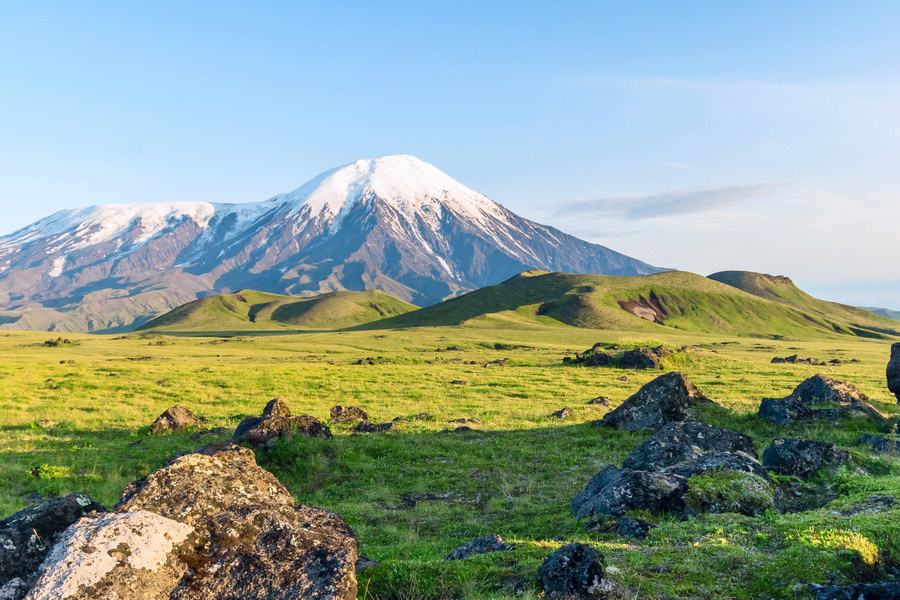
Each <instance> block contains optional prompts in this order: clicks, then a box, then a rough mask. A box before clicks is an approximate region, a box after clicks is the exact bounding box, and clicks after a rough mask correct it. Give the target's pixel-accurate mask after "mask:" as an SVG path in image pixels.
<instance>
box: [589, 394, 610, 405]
mask: <svg viewBox="0 0 900 600" xmlns="http://www.w3.org/2000/svg"><path fill="white" fill-rule="evenodd" d="M587 403H588V404H599V405H601V406H609V398H607V397H606V396H597V397H596V398H592V399H590V400H588V401H587Z"/></svg>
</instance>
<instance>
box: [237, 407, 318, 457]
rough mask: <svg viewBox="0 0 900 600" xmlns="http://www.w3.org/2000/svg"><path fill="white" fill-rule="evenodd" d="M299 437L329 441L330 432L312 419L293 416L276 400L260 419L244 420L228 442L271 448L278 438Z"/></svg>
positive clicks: (288, 409)
mask: <svg viewBox="0 0 900 600" xmlns="http://www.w3.org/2000/svg"><path fill="white" fill-rule="evenodd" d="M295 435H298V436H302V437H322V438H330V437H331V430H330V429H329V428H328V427H327V426H326V425H324V424H323V423H322V422H321V421H319V420H318V419H316V418H315V417H311V416H309V415H292V414H291V411H290V408H289V407H288V405H287V403H286V402H284V401H283V400H280V399H278V398H275V399H273V400H271V401H269V403H268V404H267V405H266V407H265V409H264V411H263V414H262V415H261V416H259V417H247V418H245V419H244V420H243V421H241V422H240V423H239V424H238V426H237V428H236V429H235V430H234V435H233V436H232V437H231V441H232V442H233V443H235V444H241V443H246V444H249V445H250V446H252V447H253V448H257V449H267V448H271V447H272V446H273V445H274V444H275V443H276V442H278V441H279V440H281V439H287V440H289V439H291V438H293V437H294V436H295Z"/></svg>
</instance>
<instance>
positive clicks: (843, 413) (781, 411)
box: [757, 375, 885, 425]
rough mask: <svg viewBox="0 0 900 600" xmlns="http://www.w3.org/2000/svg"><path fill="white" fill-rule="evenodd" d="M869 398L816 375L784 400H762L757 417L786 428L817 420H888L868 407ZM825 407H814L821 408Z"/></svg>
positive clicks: (842, 383)
mask: <svg viewBox="0 0 900 600" xmlns="http://www.w3.org/2000/svg"><path fill="white" fill-rule="evenodd" d="M868 400H869V397H868V396H866V394H864V393H863V392H862V391H861V390H860V389H859V388H858V387H856V386H855V385H853V384H852V383H845V382H842V381H838V380H836V379H832V378H831V377H826V376H825V375H814V376H812V377H810V378H809V379H807V380H805V381H804V382H802V383H801V384H800V385H798V386H797V387H796V388H795V389H794V391H793V392H791V394H790V395H789V396H786V397H784V398H763V400H762V402H761V403H760V405H759V411H758V413H757V414H758V416H759V417H760V418H762V419H765V420H767V421H769V422H770V423H775V424H777V425H787V424H790V423H796V422H801V421H812V420H815V419H830V420H835V419H842V418H848V419H854V418H862V419H871V420H873V421H876V422H879V423H880V422H883V421H884V420H885V418H884V415H882V414H881V413H880V412H878V410H877V409H876V408H875V407H874V406H872V405H871V404H869V402H868ZM822 404H825V405H826V407H824V408H812V407H811V405H822Z"/></svg>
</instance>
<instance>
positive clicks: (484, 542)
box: [444, 533, 516, 560]
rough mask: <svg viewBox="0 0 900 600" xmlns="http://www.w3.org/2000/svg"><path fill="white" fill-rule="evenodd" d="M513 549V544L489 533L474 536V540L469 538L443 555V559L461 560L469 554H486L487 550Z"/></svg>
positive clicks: (505, 550) (502, 550)
mask: <svg viewBox="0 0 900 600" xmlns="http://www.w3.org/2000/svg"><path fill="white" fill-rule="evenodd" d="M515 549H516V547H515V546H513V545H512V544H507V543H506V542H504V541H503V539H502V538H501V537H500V536H499V535H497V534H496V533H489V534H487V535H486V536H484V537H480V538H475V539H474V540H470V541H468V542H466V543H465V544H463V545H462V546H459V547H458V548H454V549H453V551H452V552H450V554H448V555H447V556H445V557H444V560H461V559H464V558H469V557H470V556H474V555H476V554H487V553H488V552H510V551H512V550H515Z"/></svg>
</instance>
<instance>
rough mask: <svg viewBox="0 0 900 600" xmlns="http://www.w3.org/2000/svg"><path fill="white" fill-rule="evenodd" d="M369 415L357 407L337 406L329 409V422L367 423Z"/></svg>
mask: <svg viewBox="0 0 900 600" xmlns="http://www.w3.org/2000/svg"><path fill="white" fill-rule="evenodd" d="M368 420H369V413H367V412H366V411H364V410H363V409H361V408H360V407H358V406H341V405H340V404H338V405H337V406H332V407H331V422H332V423H344V422H346V421H368Z"/></svg>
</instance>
